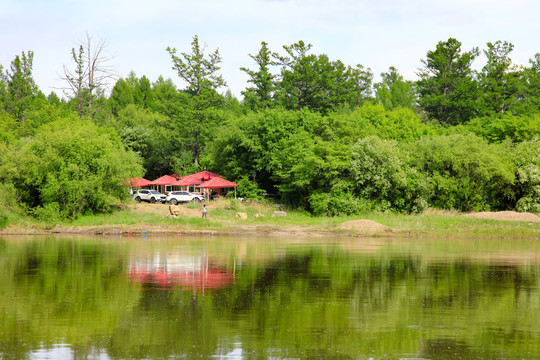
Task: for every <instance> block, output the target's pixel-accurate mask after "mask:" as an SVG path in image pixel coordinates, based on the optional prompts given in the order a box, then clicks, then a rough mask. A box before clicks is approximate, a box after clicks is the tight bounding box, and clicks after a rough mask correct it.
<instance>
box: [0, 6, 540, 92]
mask: <svg viewBox="0 0 540 360" xmlns="http://www.w3.org/2000/svg"><path fill="white" fill-rule="evenodd" d="M538 14H540V2H539V1H536V0H513V1H508V0H505V1H502V0H468V1H467V0H445V1H437V0H408V1H405V0H394V1H389V0H379V1H367V0H356V1H354V0H325V1H322V0H312V1H306V0H253V1H249V0H193V1H183V0H176V1H175V0H153V1H140V0H129V1H128V0H122V1H115V0H92V1H75V0H40V1H38V0H33V1H32V0H0V64H2V65H3V66H4V67H8V66H9V64H10V62H11V60H13V58H14V57H15V55H18V54H21V52H22V51H28V50H32V51H34V78H35V80H36V82H37V83H38V85H39V87H40V89H41V90H42V91H43V92H45V93H46V94H48V93H49V92H50V91H52V90H54V88H55V87H56V88H58V87H62V86H63V84H62V82H61V81H60V80H59V79H58V74H61V73H62V68H63V65H67V66H68V67H72V62H71V59H70V52H71V48H73V47H75V46H76V44H77V43H79V42H81V41H83V40H85V38H86V33H87V32H88V33H89V34H90V35H91V36H92V37H93V38H94V39H99V38H103V39H105V40H106V42H107V44H108V45H107V47H106V52H107V55H108V56H112V57H113V60H112V61H111V64H112V65H114V67H115V69H116V71H117V73H118V75H119V76H120V77H125V76H127V74H128V73H129V72H130V71H134V72H135V73H136V74H137V76H139V77H140V76H142V75H146V76H147V77H148V78H149V79H150V80H151V81H155V80H156V79H157V78H158V76H159V75H163V76H164V77H165V78H171V79H172V80H173V81H174V82H175V83H176V84H177V85H178V86H179V88H182V87H183V86H184V84H182V83H181V81H180V80H179V78H178V77H177V75H176V73H175V72H174V71H173V70H172V69H171V60H170V57H169V54H168V53H167V52H166V50H165V49H166V48H167V47H168V46H171V47H175V48H177V49H178V51H179V52H190V43H191V41H192V38H193V36H194V35H195V34H197V35H198V36H199V40H200V42H201V43H204V44H206V45H207V47H208V50H211V51H213V50H215V49H216V48H217V49H219V51H220V53H221V56H222V59H223V63H222V74H223V77H224V79H225V80H226V81H227V83H228V87H229V88H230V89H231V91H232V92H233V94H234V95H236V96H240V91H241V90H243V89H244V88H245V87H246V86H247V84H246V80H247V76H246V75H245V73H244V72H242V71H241V70H240V69H239V68H240V67H248V68H255V64H254V62H253V61H252V59H251V58H250V57H249V54H256V53H257V52H258V50H259V49H260V44H261V42H262V41H266V42H267V43H268V44H269V47H270V49H271V50H272V51H279V52H281V53H282V52H283V51H282V46H283V45H290V44H292V43H295V42H297V41H299V40H303V41H304V42H306V43H311V44H312V45H313V53H315V54H322V53H325V54H327V55H328V56H329V57H330V59H331V60H338V59H339V60H341V61H343V62H344V63H345V64H347V65H352V66H354V65H356V64H361V65H363V66H364V67H369V68H371V69H372V71H373V73H374V74H375V76H376V80H377V79H378V75H379V74H380V73H381V72H385V71H387V70H388V67H389V66H395V67H397V68H398V70H399V71H400V73H402V74H403V75H404V76H405V77H406V78H407V79H410V80H415V79H416V75H415V73H416V72H417V70H418V68H419V67H421V59H424V58H425V56H426V53H427V51H428V50H433V49H434V48H435V46H436V44H437V42H439V41H444V40H447V39H448V38H449V37H454V38H456V39H458V40H459V41H461V42H462V43H463V50H470V49H471V48H472V47H475V46H478V47H479V48H480V49H485V44H486V43H487V42H495V41H497V40H506V41H509V42H511V43H513V44H514V45H515V48H514V51H513V53H512V59H513V60H514V62H515V63H518V64H528V60H529V59H530V58H532V57H533V56H534V54H535V53H537V52H540V36H539V35H540V21H538V20H537V17H538ZM475 64H476V66H477V67H481V66H482V65H483V59H478V60H477V61H476V63H475ZM223 90H225V89H223ZM57 92H58V91H57Z"/></svg>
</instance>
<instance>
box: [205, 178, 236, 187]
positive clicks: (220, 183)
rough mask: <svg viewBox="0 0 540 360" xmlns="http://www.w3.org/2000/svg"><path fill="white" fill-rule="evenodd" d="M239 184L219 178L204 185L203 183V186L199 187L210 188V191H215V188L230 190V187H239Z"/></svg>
mask: <svg viewBox="0 0 540 360" xmlns="http://www.w3.org/2000/svg"><path fill="white" fill-rule="evenodd" d="M237 186H238V184H237V183H233V182H232V181H229V180H225V179H223V178H221V177H219V176H217V177H214V178H212V179H210V180H208V181H206V182H204V183H202V184H201V185H199V187H201V188H210V189H215V188H230V187H237Z"/></svg>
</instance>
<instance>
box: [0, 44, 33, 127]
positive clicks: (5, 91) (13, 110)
mask: <svg viewBox="0 0 540 360" xmlns="http://www.w3.org/2000/svg"><path fill="white" fill-rule="evenodd" d="M33 62H34V53H33V52H32V51H28V52H27V53H25V52H24V51H23V52H22V54H21V55H20V56H19V55H16V56H15V59H14V60H13V61H12V62H11V66H10V69H9V70H6V71H5V72H4V71H2V72H0V83H1V84H0V96H1V97H2V100H3V102H4V108H5V109H6V110H7V111H8V112H9V113H10V114H11V115H13V116H14V117H15V118H16V119H18V120H19V122H21V123H22V122H24V120H25V118H26V111H27V110H28V109H29V108H30V107H31V105H32V102H33V101H34V99H35V98H36V96H37V95H38V87H37V85H36V83H35V82H34V78H33V76H32V67H33ZM0 70H2V68H1V67H0Z"/></svg>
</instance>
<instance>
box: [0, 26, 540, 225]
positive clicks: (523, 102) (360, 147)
mask: <svg viewBox="0 0 540 360" xmlns="http://www.w3.org/2000/svg"><path fill="white" fill-rule="evenodd" d="M513 48H514V47H513V45H512V44H510V43H508V42H501V41H497V42H495V43H488V44H486V49H485V50H483V53H484V55H485V64H484V65H483V66H482V67H478V66H473V65H474V62H475V61H477V59H478V58H479V54H480V49H479V48H473V49H472V50H470V51H463V50H462V49H461V43H460V42H459V41H458V40H456V39H452V38H450V39H448V40H447V41H441V42H439V43H438V44H437V45H436V47H435V49H434V50H432V51H429V52H428V53H427V55H426V59H423V60H420V62H421V63H422V64H423V67H422V68H421V69H420V72H419V73H418V79H417V80H416V81H411V80H405V79H404V78H403V76H402V75H400V74H399V72H398V70H397V69H396V68H395V67H390V68H389V70H388V72H386V73H383V74H381V81H380V82H377V83H375V84H373V74H372V72H371V70H370V69H369V68H364V67H363V66H362V65H355V66H349V65H346V64H344V63H342V62H341V61H340V60H333V59H331V58H330V56H328V55H326V54H316V53H314V52H313V46H312V45H311V44H306V43H304V42H303V41H299V42H297V43H295V44H291V45H285V46H283V51H282V52H281V53H279V52H273V51H272V50H271V49H269V48H268V44H267V43H266V42H262V43H261V48H260V50H259V52H258V53H256V54H255V55H249V56H247V58H248V59H249V58H251V60H253V61H255V63H256V67H255V68H254V69H250V68H249V67H242V68H241V70H242V71H244V72H245V73H246V74H247V75H248V76H249V79H248V83H249V86H248V87H247V88H246V90H245V91H242V94H243V95H244V99H243V100H242V101H240V100H238V99H236V98H235V97H234V96H233V95H232V94H231V93H230V92H228V91H227V92H225V93H223V94H222V93H220V92H219V91H220V89H222V88H223V87H224V86H226V82H225V79H223V77H222V76H221V74H220V64H221V62H222V59H221V55H220V53H219V51H218V50H215V51H214V52H210V53H207V52H206V47H204V46H200V45H199V39H198V37H197V36H195V37H194V38H193V41H192V43H191V48H190V50H191V51H190V52H181V51H177V50H176V48H172V47H169V48H167V52H168V54H169V55H170V57H171V61H172V67H173V69H175V70H176V71H177V73H178V77H179V80H181V81H182V83H183V84H184V85H185V87H183V88H177V86H176V85H175V84H174V82H173V80H172V79H164V78H162V77H160V78H158V79H157V80H156V81H154V82H152V81H151V80H150V79H148V78H147V77H146V76H142V77H140V78H138V77H137V76H136V74H135V73H133V72H132V73H130V74H129V75H128V76H127V77H126V78H121V79H118V80H117V82H116V84H115V85H114V87H113V88H112V89H111V92H110V94H107V92H106V91H105V89H103V88H102V87H100V88H97V87H96V86H97V85H96V84H95V83H92V82H89V81H88V79H86V77H85V76H86V75H85V74H86V73H87V72H85V66H88V64H86V62H85V61H84V59H83V57H82V54H85V51H87V49H86V48H84V47H81V48H80V49H79V51H78V52H77V51H76V50H75V49H73V50H72V56H73V60H74V61H75V70H73V71H71V72H67V74H71V75H70V76H67V75H66V80H68V82H69V84H70V85H71V90H72V91H71V92H70V93H69V94H67V96H68V98H67V99H65V98H63V99H60V98H59V97H58V96H57V95H56V94H54V93H51V94H49V95H48V96H45V95H44V94H43V93H41V92H40V91H39V89H38V88H37V86H36V84H35V82H34V80H33V77H32V66H33V53H32V52H31V51H28V52H26V53H25V52H23V53H22V55H20V56H19V55H17V56H16V57H15V59H14V60H13V62H12V63H11V64H10V66H9V68H8V69H7V70H4V68H3V67H2V68H0V75H1V76H0V150H2V151H1V152H0V160H2V161H1V163H0V169H1V172H0V181H1V183H2V187H0V199H7V198H9V197H10V196H9V193H13V196H12V197H11V198H13V199H16V201H15V203H12V202H9V204H7V205H6V206H5V208H4V209H3V210H2V212H3V213H4V215H2V214H0V216H4V217H6V216H8V215H9V216H12V215H13V214H21V213H24V212H25V211H26V212H29V213H33V214H36V215H39V214H41V217H46V218H49V219H50V218H54V216H52V214H56V216H57V217H69V218H74V217H77V216H79V215H80V214H84V213H86V212H96V211H102V210H105V209H107V208H108V206H109V204H110V200H111V199H112V198H121V197H122V195H121V193H122V192H121V191H120V188H118V186H119V184H121V183H122V180H123V179H126V178H128V177H131V176H137V175H141V174H142V175H144V176H145V177H146V178H148V179H151V180H153V179H155V178H157V177H159V176H162V175H165V174H173V173H177V174H180V175H185V174H189V173H192V172H194V171H199V170H202V169H203V168H205V167H206V168H207V169H208V170H210V171H212V172H216V173H219V174H220V175H222V176H224V177H225V178H228V179H229V180H232V181H236V182H238V183H239V184H240V187H239V189H238V192H239V194H242V196H246V197H260V196H263V194H269V195H272V196H275V197H277V198H279V199H280V201H281V202H283V203H287V204H288V205H291V206H297V207H300V208H303V209H306V210H308V211H310V212H312V213H314V214H327V215H340V214H356V213H360V212H365V211H398V212H417V211H422V210H423V209H426V208H429V207H438V208H445V209H456V210H463V211H470V210H488V209H489V210H505V209H517V210H521V211H525V210H528V211H538V209H540V197H539V196H540V190H539V188H538V187H539V186H540V185H539V184H540V182H539V180H537V177H538V176H537V171H538V166H540V163H539V160H538V159H539V156H538V153H537V150H538V140H537V139H538V138H539V135H540V54H536V55H535V56H534V57H533V58H532V59H531V61H530V66H528V67H527V66H521V67H517V66H515V65H513V64H512V62H511V52H512V51H513ZM225 61H226V59H225ZM96 63H98V64H99V63H100V62H99V61H97V62H96ZM475 68H478V69H480V70H474V69H475ZM99 70H100V69H99V68H97V69H93V71H96V72H99ZM73 84H75V85H76V86H75V87H73V86H74V85H73ZM90 109H91V110H90ZM68 149H69V150H68ZM138 164H142V167H143V169H141V168H140V165H138ZM254 177H255V183H254V182H253V178H254ZM90 193H91V194H92V198H89V197H88V195H87V194H90ZM0 201H6V200H0ZM4 222H6V221H4Z"/></svg>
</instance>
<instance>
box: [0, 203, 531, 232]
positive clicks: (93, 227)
mask: <svg viewBox="0 0 540 360" xmlns="http://www.w3.org/2000/svg"><path fill="white" fill-rule="evenodd" d="M207 208H208V211H209V213H208V214H209V215H208V218H206V219H203V218H202V217H201V208H200V204H189V205H181V206H177V207H175V208H174V209H175V210H176V211H177V212H178V215H177V216H176V217H173V216H171V211H170V208H169V205H163V204H146V203H140V204H138V203H127V204H121V205H119V206H118V208H117V210H116V211H114V212H113V213H112V214H99V215H91V216H84V217H82V218H80V219H78V220H75V221H72V222H59V223H54V224H50V223H49V224H45V223H35V222H31V221H28V222H20V223H18V224H11V225H8V226H7V227H6V228H4V229H0V235H1V234H4V235H8V234H30V235H31V234H34V235H37V234H99V235H128V236H129V235H131V236H133V235H136V234H143V235H148V234H159V235H167V234H171V235H173V234H184V235H232V236H233V235H243V236H244V235H259V236H260V235H264V236H298V237H301V236H319V237H321V236H378V237H381V236H382V237H396V236H407V237H417V236H424V237H425V236H443V237H459V238H475V237H476V238H539V237H540V217H538V216H537V215H536V214H531V213H517V212H512V211H504V212H483V213H472V214H462V213H458V212H450V211H439V210H430V211H426V212H424V213H423V214H418V215H403V214H365V215H361V216H360V215H359V216H347V217H314V216H311V215H309V214H307V213H305V212H298V211H290V210H288V209H284V208H281V207H276V206H275V205H270V204H264V203H257V202H251V203H250V202H246V203H244V202H236V201H230V200H220V201H212V202H209V203H208V204H207ZM275 211H280V215H286V216H282V217H274V212H275ZM240 214H242V215H240Z"/></svg>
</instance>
